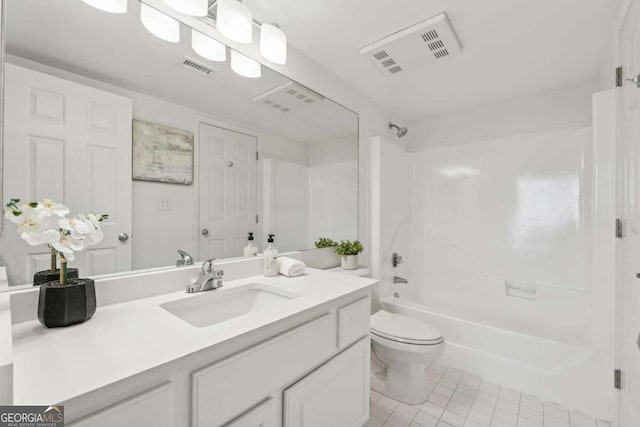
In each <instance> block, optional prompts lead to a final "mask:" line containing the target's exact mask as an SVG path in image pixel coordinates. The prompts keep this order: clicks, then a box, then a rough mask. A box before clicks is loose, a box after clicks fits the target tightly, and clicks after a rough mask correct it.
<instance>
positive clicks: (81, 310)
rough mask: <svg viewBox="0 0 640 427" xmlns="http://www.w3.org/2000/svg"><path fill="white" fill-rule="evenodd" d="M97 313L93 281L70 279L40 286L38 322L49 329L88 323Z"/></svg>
mask: <svg viewBox="0 0 640 427" xmlns="http://www.w3.org/2000/svg"><path fill="white" fill-rule="evenodd" d="M95 312H96V288H95V282H94V281H93V280H91V279H68V280H67V284H66V285H65V286H61V285H60V281H59V280H56V281H53V282H47V283H43V284H42V285H40V299H39V300H38V320H39V321H40V323H42V324H43V325H44V326H46V327H47V328H60V327H64V326H69V325H75V324H77V323H82V322H86V321H87V320H89V319H91V316H93V315H94V313H95Z"/></svg>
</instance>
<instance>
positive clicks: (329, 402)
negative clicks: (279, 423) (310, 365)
mask: <svg viewBox="0 0 640 427" xmlns="http://www.w3.org/2000/svg"><path fill="white" fill-rule="evenodd" d="M369 358H370V341H369V337H367V338H363V339H361V340H360V341H358V342H357V343H356V344H354V345H352V346H351V347H349V348H348V349H347V350H345V351H343V352H342V353H340V354H339V355H338V356H336V357H334V358H333V359H331V360H330V361H328V362H327V363H325V364H324V365H322V366H321V367H320V368H318V369H316V370H315V371H313V372H312V373H311V374H309V375H307V376H306V377H304V378H303V379H302V380H300V381H299V382H297V383H296V384H294V385H293V386H291V387H289V388H288V389H286V390H285V392H284V414H283V416H284V419H283V421H284V423H283V425H284V427H329V426H336V427H337V426H340V427H361V426H362V425H363V424H364V423H365V422H366V421H367V420H368V419H369V363H370V360H369Z"/></svg>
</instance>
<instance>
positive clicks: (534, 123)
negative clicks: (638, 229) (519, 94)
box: [404, 82, 596, 151]
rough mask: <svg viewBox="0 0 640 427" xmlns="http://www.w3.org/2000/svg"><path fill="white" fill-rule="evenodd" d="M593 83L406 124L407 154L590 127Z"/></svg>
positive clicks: (594, 84)
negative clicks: (407, 129)
mask: <svg viewBox="0 0 640 427" xmlns="http://www.w3.org/2000/svg"><path fill="white" fill-rule="evenodd" d="M595 91H596V82H592V83H587V84H581V85H576V86H570V87H565V88H561V89H556V90H553V91H549V92H544V93H540V94H538V95H534V96H529V97H525V98H517V99H512V100H509V101H505V102H501V103H497V104H491V105H486V106H483V107H479V108H474V109H471V110H466V111H458V112H456V113H455V114H447V115H443V116H434V117H429V118H426V119H424V120H420V121H417V122H413V123H409V124H408V127H409V133H408V134H407V136H406V137H405V138H404V139H405V140H407V143H406V147H407V149H408V150H409V151H419V150H422V149H424V148H426V147H433V146H436V145H452V144H464V143H467V142H477V141H482V140H488V139H495V138H500V137H504V136H512V135H520V134H522V133H526V132H537V131H543V130H551V129H557V128H565V127H568V126H573V127H584V126H588V125H589V124H590V123H591V95H592V94H593V93H594V92H595Z"/></svg>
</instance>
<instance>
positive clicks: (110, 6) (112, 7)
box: [82, 0, 127, 13]
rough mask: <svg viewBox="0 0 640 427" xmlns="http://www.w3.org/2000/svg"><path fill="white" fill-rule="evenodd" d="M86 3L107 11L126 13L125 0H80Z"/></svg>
mask: <svg viewBox="0 0 640 427" xmlns="http://www.w3.org/2000/svg"><path fill="white" fill-rule="evenodd" d="M82 1H83V2H85V3H86V4H88V5H90V6H93V7H95V8H96V9H100V10H102V11H104V12H109V13H127V0H82Z"/></svg>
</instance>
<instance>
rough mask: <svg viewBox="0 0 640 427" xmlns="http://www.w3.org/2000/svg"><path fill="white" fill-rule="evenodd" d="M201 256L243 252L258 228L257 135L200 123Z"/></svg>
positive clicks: (238, 254) (232, 254) (222, 255)
mask: <svg viewBox="0 0 640 427" xmlns="http://www.w3.org/2000/svg"><path fill="white" fill-rule="evenodd" d="M199 141H200V145H199V146H200V159H199V166H200V167H199V169H200V173H199V176H200V182H199V197H200V201H199V205H200V219H199V229H200V236H199V239H200V245H199V255H200V258H201V259H203V260H204V259H209V258H229V257H237V256H242V254H243V247H244V245H245V243H246V240H247V233H249V232H253V233H255V232H256V225H257V224H256V215H257V206H256V184H257V183H256V166H257V160H256V152H257V151H256V150H257V139H256V137H255V136H251V135H245V134H243V133H240V132H235V131H232V130H229V129H224V128H221V127H218V126H213V125H210V124H206V123H200V126H199Z"/></svg>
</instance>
